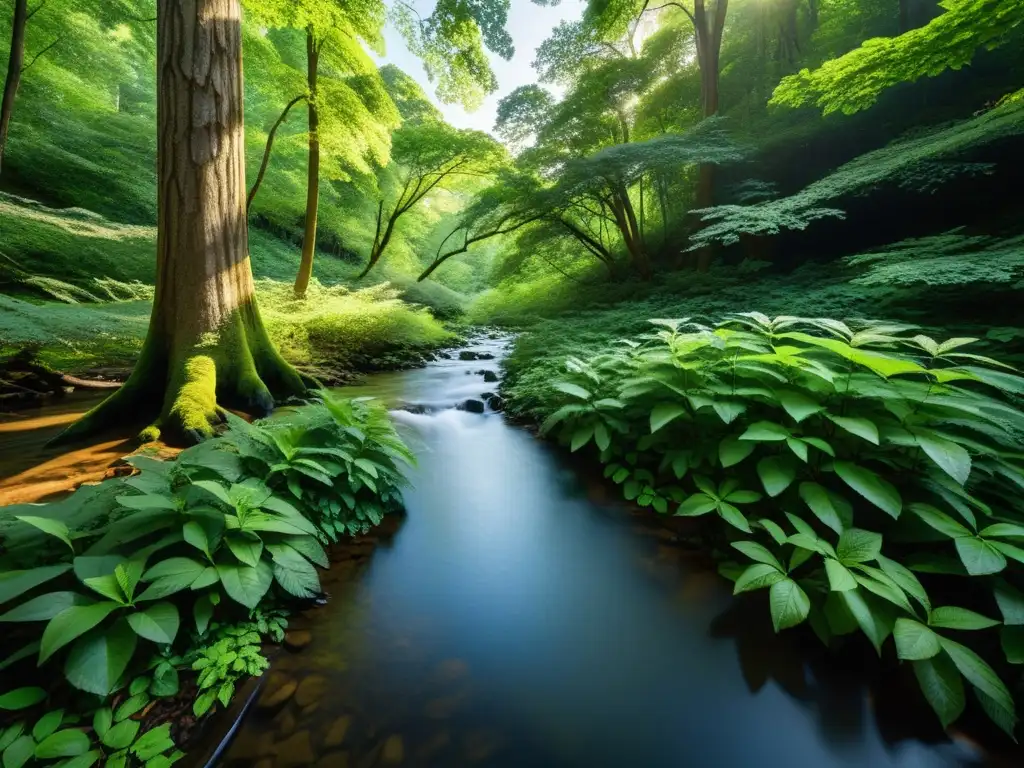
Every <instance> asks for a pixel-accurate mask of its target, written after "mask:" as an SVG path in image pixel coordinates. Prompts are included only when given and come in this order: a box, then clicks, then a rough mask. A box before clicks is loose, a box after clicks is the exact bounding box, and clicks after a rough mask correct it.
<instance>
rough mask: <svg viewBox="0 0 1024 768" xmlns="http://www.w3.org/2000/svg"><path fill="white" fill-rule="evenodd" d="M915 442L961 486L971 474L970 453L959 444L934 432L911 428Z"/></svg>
mask: <svg viewBox="0 0 1024 768" xmlns="http://www.w3.org/2000/svg"><path fill="white" fill-rule="evenodd" d="M910 431H911V432H912V433H913V434H914V437H915V438H917V444H918V445H919V446H921V450H923V451H924V452H925V453H926V454H927V455H928V458H930V459H931V460H932V461H934V462H935V464H936V465H937V466H938V467H939V469H941V470H942V471H943V472H945V473H946V474H947V475H949V476H950V477H952V478H953V479H954V480H955V481H956V482H957V483H959V484H960V485H961V486H962V485H964V484H965V483H966V482H967V478H968V477H969V476H970V474H971V455H970V454H969V453H968V452H967V451H966V450H964V448H963V447H962V446H960V445H957V444H956V443H954V442H953V441H951V440H947V439H945V438H943V437H940V436H939V435H937V434H935V433H934V432H931V431H928V430H924V429H911V430H910Z"/></svg>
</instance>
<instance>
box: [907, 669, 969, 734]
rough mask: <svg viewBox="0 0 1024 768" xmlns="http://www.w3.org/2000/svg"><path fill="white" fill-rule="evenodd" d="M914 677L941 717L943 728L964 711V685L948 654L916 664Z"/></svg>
mask: <svg viewBox="0 0 1024 768" xmlns="http://www.w3.org/2000/svg"><path fill="white" fill-rule="evenodd" d="M914 675H915V676H916V677H917V684H918V685H919V686H920V687H921V692H922V693H923V694H924V697H925V699H926V700H927V701H928V703H929V704H930V705H931V708H932V709H933V710H934V711H935V714H936V715H938V716H939V722H941V723H942V727H943V728H948V727H949V726H950V724H951V723H952V722H953V721H954V720H956V719H957V718H958V717H960V715H961V714H963V711H964V704H965V697H964V684H963V681H962V680H961V679H960V673H959V672H957V669H956V667H955V666H954V665H953V662H952V660H951V659H950V658H949V656H947V655H946V654H940V655H938V656H935V657H934V658H931V659H924V660H921V661H915V662H914Z"/></svg>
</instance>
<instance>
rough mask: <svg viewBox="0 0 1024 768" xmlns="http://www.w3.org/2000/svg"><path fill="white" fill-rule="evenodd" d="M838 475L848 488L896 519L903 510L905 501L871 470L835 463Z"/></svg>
mask: <svg viewBox="0 0 1024 768" xmlns="http://www.w3.org/2000/svg"><path fill="white" fill-rule="evenodd" d="M835 470H836V474H837V475H839V477H840V478H842V480H843V482H845V483H846V484H847V485H848V486H850V487H851V488H852V489H853V490H855V491H856V492H857V493H859V494H860V495H861V496H863V497H864V498H865V499H867V500H868V501H870V502H871V503H872V504H874V505H875V506H876V507H878V508H879V509H881V510H882V511H883V512H885V513H886V514H888V515H891V516H892V517H894V518H898V517H899V516H900V512H901V511H902V510H903V500H902V499H901V498H900V494H899V491H897V490H896V489H895V488H894V487H893V486H892V484H891V483H889V482H888V481H886V480H883V479H882V478H881V477H879V476H878V475H877V474H875V473H874V472H872V471H871V470H870V469H867V468H865V467H862V466H859V465H857V464H854V463H853V462H850V461H837V462H835Z"/></svg>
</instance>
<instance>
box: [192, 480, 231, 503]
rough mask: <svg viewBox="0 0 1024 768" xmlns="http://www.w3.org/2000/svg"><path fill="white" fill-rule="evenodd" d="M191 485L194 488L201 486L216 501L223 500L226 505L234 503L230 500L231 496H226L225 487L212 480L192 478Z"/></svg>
mask: <svg viewBox="0 0 1024 768" xmlns="http://www.w3.org/2000/svg"><path fill="white" fill-rule="evenodd" d="M192 485H194V486H195V487H196V488H202V489H203V490H204V491H206V492H207V493H209V494H211V495H213V496H214V497H216V498H217V500H218V501H220V502H223V503H224V504H225V505H226V506H228V507H234V506H235V505H234V504H233V503H232V502H231V497H230V496H228V491H227V488H225V487H224V486H223V485H221V484H220V483H218V482H216V481H214V480H193V481H192Z"/></svg>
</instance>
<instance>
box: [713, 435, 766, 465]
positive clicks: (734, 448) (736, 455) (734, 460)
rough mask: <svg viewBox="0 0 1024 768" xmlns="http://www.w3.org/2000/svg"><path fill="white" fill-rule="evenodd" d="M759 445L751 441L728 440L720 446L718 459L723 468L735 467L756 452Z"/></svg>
mask: <svg viewBox="0 0 1024 768" xmlns="http://www.w3.org/2000/svg"><path fill="white" fill-rule="evenodd" d="M756 447H757V445H756V444H755V443H753V442H751V441H750V440H738V439H735V438H731V437H730V438H726V439H725V440H723V441H722V442H721V443H719V444H718V458H719V460H720V461H721V462H722V467H723V468H725V469H727V468H729V467H732V466H735V465H736V464H739V463H740V462H741V461H743V460H744V459H745V458H747V457H748V456H749V455H750V454H752V453H753V452H754V449H755V448H756Z"/></svg>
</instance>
